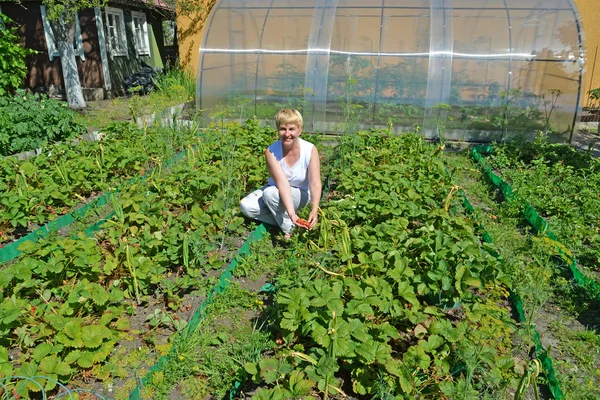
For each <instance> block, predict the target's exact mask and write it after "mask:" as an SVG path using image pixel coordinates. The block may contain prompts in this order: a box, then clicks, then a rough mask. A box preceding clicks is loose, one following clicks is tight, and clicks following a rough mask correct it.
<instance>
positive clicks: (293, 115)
mask: <svg viewBox="0 0 600 400" xmlns="http://www.w3.org/2000/svg"><path fill="white" fill-rule="evenodd" d="M288 124H294V125H296V126H297V127H298V129H302V127H303V126H304V121H303V120H302V114H300V112H299V111H298V110H294V109H293V108H284V109H283V110H280V111H279V112H278V113H277V114H275V125H276V126H277V129H279V127H280V126H281V125H288Z"/></svg>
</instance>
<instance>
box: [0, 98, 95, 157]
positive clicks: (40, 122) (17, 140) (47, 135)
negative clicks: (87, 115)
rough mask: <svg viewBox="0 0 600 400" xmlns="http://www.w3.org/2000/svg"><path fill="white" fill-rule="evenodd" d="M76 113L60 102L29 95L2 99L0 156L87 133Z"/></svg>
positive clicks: (0, 110) (0, 102) (0, 106)
mask: <svg viewBox="0 0 600 400" xmlns="http://www.w3.org/2000/svg"><path fill="white" fill-rule="evenodd" d="M75 117H76V114H75V112H74V111H72V110H69V109H68V108H67V104H66V103H64V102H62V101H59V100H50V99H48V98H47V97H46V96H38V95H30V94H26V93H25V92H24V91H23V90H17V92H16V94H15V95H14V96H0V154H1V155H4V156H6V155H11V154H15V153H19V152H22V151H29V150H34V149H36V148H38V147H42V146H45V145H47V144H49V143H54V142H58V141H62V140H66V139H70V138H72V137H75V136H78V135H81V134H83V133H85V132H86V128H85V127H84V126H83V125H81V124H80V123H78V122H76V121H75Z"/></svg>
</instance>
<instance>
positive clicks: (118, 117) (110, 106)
mask: <svg viewBox="0 0 600 400" xmlns="http://www.w3.org/2000/svg"><path fill="white" fill-rule="evenodd" d="M155 85H156V86H155V90H153V91H152V92H150V94H148V95H146V96H138V95H128V96H125V97H117V98H114V99H110V100H100V101H90V102H88V103H87V108H86V109H85V110H83V111H81V112H80V113H79V116H78V118H77V121H78V122H80V123H82V124H84V125H85V126H87V127H88V131H95V130H102V128H104V127H105V126H107V125H108V124H110V123H111V122H115V121H132V120H134V117H137V116H141V115H149V114H152V113H155V112H160V111H163V110H166V109H167V108H168V107H171V106H175V105H178V104H182V103H188V102H192V101H193V100H194V98H195V95H196V80H195V79H194V77H193V76H192V73H191V72H189V71H188V70H182V69H179V68H174V69H169V70H167V71H166V73H165V74H164V75H161V76H160V77H159V78H158V79H157V80H156V82H155Z"/></svg>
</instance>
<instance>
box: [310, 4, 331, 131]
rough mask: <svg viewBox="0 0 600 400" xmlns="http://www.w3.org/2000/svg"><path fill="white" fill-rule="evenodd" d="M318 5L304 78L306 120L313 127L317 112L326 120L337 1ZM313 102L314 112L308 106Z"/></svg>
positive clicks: (314, 16) (313, 20)
mask: <svg viewBox="0 0 600 400" xmlns="http://www.w3.org/2000/svg"><path fill="white" fill-rule="evenodd" d="M314 8H315V13H314V15H313V19H312V25H311V28H310V36H309V39H308V49H307V54H306V73H305V78H304V88H305V90H304V104H305V110H304V113H305V122H307V121H310V128H309V129H311V130H314V123H315V114H316V113H317V112H318V113H319V114H321V117H320V118H318V119H317V120H318V121H324V120H325V114H326V108H327V79H328V76H329V54H330V52H331V36H332V34H333V24H334V21H335V13H336V10H337V0H319V2H318V3H317V5H316V6H315V7H314ZM317 10H319V11H320V13H319V12H317ZM307 88H310V89H311V90H312V93H308V92H307V91H306V89H307ZM309 104H310V106H309V109H310V112H307V110H306V106H307V105H309ZM317 106H320V107H317Z"/></svg>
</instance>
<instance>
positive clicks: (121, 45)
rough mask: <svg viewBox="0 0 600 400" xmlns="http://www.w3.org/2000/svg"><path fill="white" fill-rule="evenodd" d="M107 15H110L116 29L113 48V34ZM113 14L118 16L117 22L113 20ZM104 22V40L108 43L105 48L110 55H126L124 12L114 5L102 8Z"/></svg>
mask: <svg viewBox="0 0 600 400" xmlns="http://www.w3.org/2000/svg"><path fill="white" fill-rule="evenodd" d="M109 15H110V16H112V20H113V25H114V29H115V30H116V39H117V40H116V41H115V42H116V43H117V46H118V47H117V48H113V37H114V36H113V34H112V32H111V28H113V25H111V24H110V21H109ZM115 16H117V17H119V21H118V24H117V23H116V22H115V21H116V18H115ZM104 20H105V21H104V22H105V23H106V39H107V40H106V42H107V44H108V46H106V47H107V50H108V52H109V54H110V57H111V58H112V57H128V56H129V52H128V50H127V31H126V30H125V13H124V12H123V10H122V9H120V8H116V7H106V8H105V9H104Z"/></svg>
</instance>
